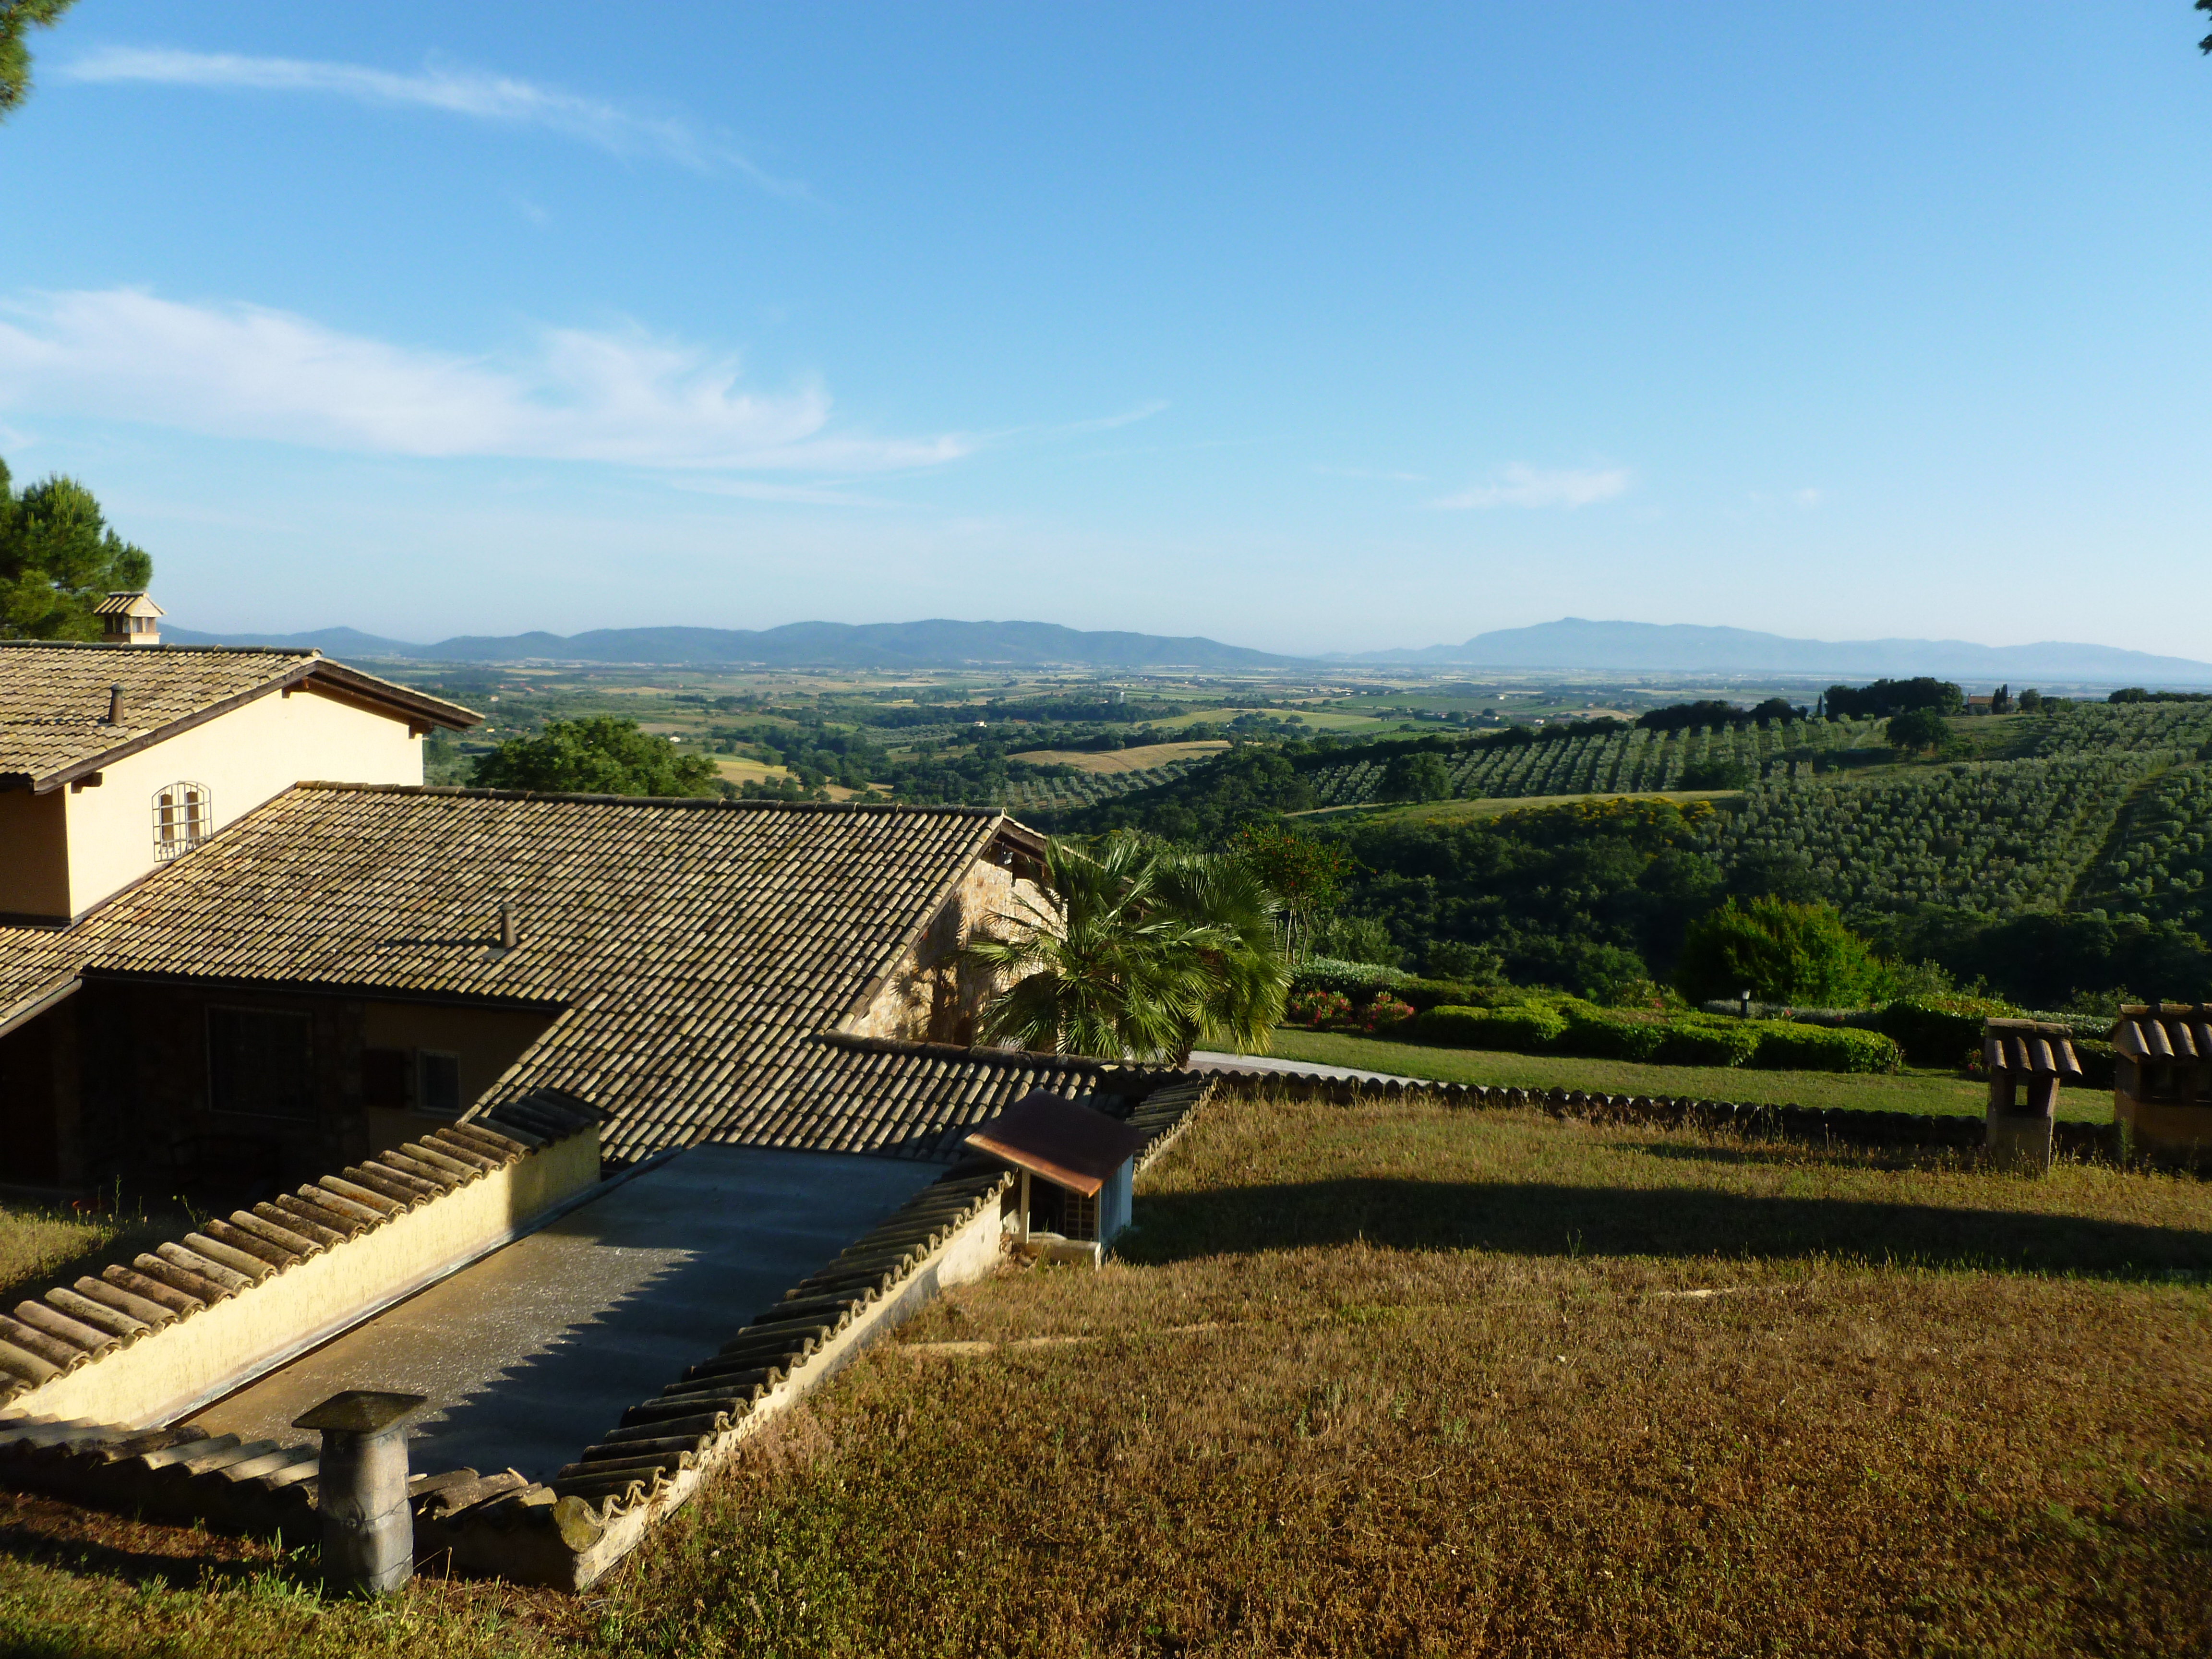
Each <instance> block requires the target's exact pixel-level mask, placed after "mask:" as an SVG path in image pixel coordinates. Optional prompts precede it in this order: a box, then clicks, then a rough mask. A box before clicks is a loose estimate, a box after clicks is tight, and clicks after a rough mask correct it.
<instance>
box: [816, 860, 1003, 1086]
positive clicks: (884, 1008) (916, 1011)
mask: <svg viewBox="0 0 2212 1659" xmlns="http://www.w3.org/2000/svg"><path fill="white" fill-rule="evenodd" d="M1025 902H1026V903H1027V904H1030V905H1036V906H1038V907H1040V908H1042V906H1043V905H1044V903H1045V896H1044V891H1043V890H1042V888H1040V887H1039V886H1038V885H1037V884H1036V883H1035V882H1033V881H1031V880H1030V879H1028V878H1026V877H1025V876H1018V875H1017V874H1016V873H1015V872H1014V871H1013V870H1012V868H1010V867H1008V866H1005V865H1001V864H998V863H994V862H993V861H992V860H991V859H989V858H988V857H985V858H981V859H978V860H975V863H974V864H972V865H970V866H969V867H968V872H967V873H966V874H965V875H964V876H963V877H962V878H961V880H960V884H959V886H958V887H957V888H956V889H955V890H953V892H952V893H951V896H949V897H948V898H947V899H946V900H945V903H944V904H943V905H942V906H941V907H940V908H939V909H938V911H937V913H936V915H933V916H932V917H930V919H929V921H927V924H926V925H925V926H924V927H922V929H921V932H920V933H918V934H916V935H915V939H914V941H913V942H912V943H911V944H910V945H908V946H907V948H906V950H905V951H903V952H902V954H901V955H900V957H899V959H898V960H897V962H896V963H894V964H893V965H892V966H891V968H890V970H889V971H888V972H887V973H886V974H885V975H884V978H883V980H882V981H881V982H880V984H879V985H878V987H877V988H876V990H875V992H874V994H873V995H872V997H871V998H870V999H869V1000H868V1001H867V1003H866V1006H864V1007H863V1009H862V1010H861V1011H860V1012H859V1013H857V1014H855V1015H854V1016H853V1017H852V1018H849V1019H848V1020H847V1021H846V1022H845V1023H844V1024H842V1026H841V1027H840V1029H841V1030H843V1031H845V1032H846V1033H848V1035H850V1036H867V1037H887V1038H890V1039H891V1040H893V1041H895V1042H949V1043H953V1044H956V1045H957V1046H959V1047H961V1048H967V1047H969V1046H971V1045H972V1044H973V1043H974V1042H975V1021H976V1019H977V1018H978V1017H979V1016H980V1015H981V1012H982V1010H983V1006H984V1004H985V1003H986V1002H987V1001H988V1000H989V999H990V997H991V995H992V994H993V993H994V991H995V990H996V989H997V988H998V987H997V986H996V985H995V983H994V981H992V979H991V978H990V977H989V976H988V975H983V974H980V973H978V972H976V971H975V969H971V968H967V967H964V966H963V965H962V964H961V963H959V962H958V961H957V954H958V952H959V950H960V947H961V946H962V945H965V944H967V943H968V942H969V939H973V938H974V937H975V934H976V933H977V932H978V930H980V929H986V928H987V929H991V930H993V931H995V932H999V933H1006V932H1007V931H1010V923H1009V921H1006V920H1003V918H1019V917H1021V916H1023V915H1025V914H1026V911H1025V910H1024V903H1025Z"/></svg>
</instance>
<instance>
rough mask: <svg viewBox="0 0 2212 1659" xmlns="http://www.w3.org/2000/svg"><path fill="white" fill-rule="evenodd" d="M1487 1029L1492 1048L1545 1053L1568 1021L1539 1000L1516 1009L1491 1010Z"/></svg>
mask: <svg viewBox="0 0 2212 1659" xmlns="http://www.w3.org/2000/svg"><path fill="white" fill-rule="evenodd" d="M1486 1029H1487V1030H1488V1032H1489V1035H1490V1038H1491V1042H1492V1047H1494V1048H1500V1049H1503V1050H1504V1051H1505V1052H1506V1053H1508V1054H1544V1053H1547V1052H1548V1051H1549V1050H1550V1049H1551V1048H1552V1045H1553V1043H1555V1042H1558V1041H1559V1036H1560V1034H1561V1033H1563V1032H1564V1031H1565V1030H1566V1029H1567V1022H1566V1020H1565V1018H1562V1017H1561V1015H1560V1014H1559V1012H1558V1011H1557V1010H1556V1009H1553V1008H1550V1007H1547V1006H1545V1005H1544V1004H1542V1003H1541V1002H1535V1003H1525V1004H1523V1005H1522V1006H1520V1007H1517V1008H1493V1009H1492V1010H1491V1011H1490V1022H1489V1025H1488V1027H1487V1028H1486Z"/></svg>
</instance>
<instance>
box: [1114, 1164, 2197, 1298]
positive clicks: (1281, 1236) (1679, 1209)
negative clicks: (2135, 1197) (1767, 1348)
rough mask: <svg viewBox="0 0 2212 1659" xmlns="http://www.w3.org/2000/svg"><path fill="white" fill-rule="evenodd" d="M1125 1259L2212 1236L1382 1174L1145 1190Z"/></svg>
mask: <svg viewBox="0 0 2212 1659" xmlns="http://www.w3.org/2000/svg"><path fill="white" fill-rule="evenodd" d="M1134 1218H1135V1221H1136V1223H1137V1228H1136V1231H1135V1232H1134V1233H1133V1235H1130V1236H1126V1237H1125V1238H1124V1240H1123V1241H1122V1243H1121V1245H1120V1247H1119V1249H1120V1253H1121V1255H1122V1257H1123V1259H1124V1260H1127V1261H1132V1262H1135V1263H1164V1262H1170V1261H1189V1260H1193V1259H1195V1258H1199V1257H1202V1256H1208V1255H1236V1254H1243V1253H1248V1252H1251V1251H1255V1250H1287V1249H1303V1248H1309V1247H1313V1246H1328V1245H1335V1244H1348V1243H1354V1242H1355V1241H1357V1242H1364V1243H1369V1244H1375V1245H1380V1246H1383V1247H1384V1248H1386V1249H1407V1250H1485V1251H1498V1252H1504V1253H1506V1254H1510V1255H1538V1256H1544V1255H1644V1256H1654V1255H1656V1256H1714V1255H1720V1256H1729V1257H1735V1258H1739V1259H1768V1260H1784V1259H1791V1258H1800V1257H1805V1256H1811V1255H1835V1256H1844V1257H1856V1258H1860V1259H1863V1260H1869V1261H1889V1262H1893V1263H1895V1264H1897V1265H1899V1266H1905V1265H1911V1266H1918V1267H1942V1268H1951V1269H1978V1270H1983V1271H1991V1272H2000V1273H2059V1274H2080V1275H2085V1276H2088V1277H2094V1278H2105V1279H2135V1280H2149V1279H2166V1278H2167V1277H2168V1276H2169V1275H2171V1274H2172V1273H2176V1272H2182V1273H2194V1274H2203V1273H2208V1272H2212V1233H2208V1232H2204V1231H2197V1230H2193V1229H2180V1228H2172V1227H2152V1226H2143V1225H2136V1224H2133V1223H2127V1222H2115V1221H2101V1220H2095V1219H2090V1218H2081V1217H2076V1216H2063V1215H2043V1214H2035V1213H2031V1212H2022V1211H2015V1210H1973V1209H1964V1208H1944V1207H1940V1206H1932V1205H1919V1204H1883V1203H1874V1202H1867V1201H1863V1200H1848V1199H1824V1198H1790V1197H1756V1196H1749V1195H1746V1194H1735V1193H1716V1192H1712V1191H1710V1190H1705V1189H1699V1188H1661V1189H1656V1190H1651V1189H1638V1188H1618V1187H1569V1186H1557V1185H1549V1184H1545V1183H1540V1182H1437V1181H1413V1180H1398V1179H1391V1178H1387V1177H1380V1176H1368V1177H1357V1178H1351V1179H1345V1180H1337V1181H1318V1182H1304V1183H1297V1184H1284V1185H1273V1186H1257V1187H1239V1188H1228V1189H1225V1190H1223V1189H1215V1190H1212V1191H1208V1192H1201V1193H1166V1194H1139V1195H1138V1198H1137V1200H1136V1209H1135V1217H1134Z"/></svg>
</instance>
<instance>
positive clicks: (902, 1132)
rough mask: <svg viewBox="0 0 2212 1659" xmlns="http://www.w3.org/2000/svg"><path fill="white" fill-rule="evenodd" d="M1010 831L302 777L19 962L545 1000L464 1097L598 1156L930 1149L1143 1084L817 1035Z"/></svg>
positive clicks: (909, 817) (910, 812) (1030, 1059)
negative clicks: (1047, 1095) (532, 1096)
mask: <svg viewBox="0 0 2212 1659" xmlns="http://www.w3.org/2000/svg"><path fill="white" fill-rule="evenodd" d="M1026 834H1027V832H1025V831H1023V830H1022V829H1020V826H1018V825H1016V824H1013V823H1012V822H1011V821H1010V820H1007V819H1006V818H1004V817H1001V816H1000V815H999V814H997V813H995V812H993V811H988V810H986V809H981V808H974V807H902V806H881V805H875V806H860V805H850V806H822V805H787V804H783V803H777V802H759V801H746V802H725V801H718V800H674V801H670V800H647V799H637V798H635V797H623V796H550V795H531V794H524V793H515V792H505V791H483V790H470V791H463V790H454V789H421V788H416V789H410V788H402V787H376V786H368V785H354V784H303V785H301V786H300V787H297V788H295V789H293V790H290V791H288V792H287V793H284V794H283V795H280V796H278V797H277V798H276V799H274V800H272V801H270V802H269V803H268V804H267V805H264V806H262V807H260V808H258V810H256V811H253V812H251V813H249V814H247V815H246V817H243V818H240V820H238V821H237V822H236V823H232V824H230V825H228V826H227V827H225V828H224V829H222V830H221V831H220V832H218V833H217V834H216V836H213V837H212V838H211V839H210V840H209V841H208V842H206V843H205V844H204V846H202V847H201V848H198V849H197V851H195V852H194V853H192V854H191V855H190V856H188V857H185V858H182V859H179V860H177V861H176V862H175V863H174V864H172V865H170V866H166V867H165V868H163V869H162V870H161V871H159V872H156V873H155V875H154V876H153V877H151V878H149V879H148V880H147V881H146V882H145V883H143V884H142V885H140V886H138V887H137V888H134V889H132V890H130V891H128V892H126V893H125V894H124V895H122V896H120V897H118V898H117V899H116V900H114V901H113V902H112V903H110V904H109V905H107V906H106V908H103V909H102V910H101V911H100V912H99V913H98V914H96V915H94V916H93V917H91V918H90V919H88V921H85V922H84V923H82V925H81V926H80V927H77V928H76V929H74V930H71V932H70V933H68V934H65V935H60V936H54V935H41V936H40V940H39V941H38V942H37V953H36V955H35V960H34V965H35V968H36V969H37V972H38V973H40V974H43V975H45V976H46V979H49V980H50V979H52V976H53V975H54V974H55V973H57V972H59V973H62V974H63V975H64V976H65V975H66V974H67V972H68V971H69V969H70V968H71V966H73V965H74V966H75V967H76V969H78V971H80V972H82V974H84V975H87V976H89V977H107V978H121V979H147V978H153V979H165V978H179V979H191V980H198V981H209V980H212V981H244V982H257V983H261V984H265V985H269V986H270V987H276V986H283V987H293V988H299V989H307V990H314V989H324V990H346V991H350V992H353V993H355V994H375V993H377V992H379V991H385V992H392V993H398V994H404V995H408V996H416V997H430V998H451V999H454V1000H464V1001H478V1002H483V1003H488V1004H499V1003H505V1004H509V1005H526V1006H537V1007H541V1008H547V1007H555V1008H558V1009H560V1010H561V1011H562V1012H559V1014H558V1015H557V1017H556V1018H555V1019H554V1021H553V1024H551V1025H550V1027H549V1028H548V1030H546V1031H545V1033H544V1036H541V1037H540V1038H539V1039H538V1041H537V1042H536V1043H535V1044H533V1045H532V1047H531V1048H529V1049H528V1050H527V1051H526V1052H525V1053H524V1054H523V1055H522V1057H521V1058H520V1060H518V1061H517V1062H516V1064H515V1065H514V1066H513V1068H512V1069H511V1070H510V1071H509V1072H508V1073H507V1075H506V1076H505V1077H504V1078H503V1079H501V1081H500V1082H499V1083H498V1084H497V1085H495V1087H494V1089H493V1091H491V1093H490V1094H489V1096H487V1097H486V1098H487V1101H488V1102H496V1101H499V1100H505V1099H512V1098H515V1097H520V1096H523V1095H527V1094H529V1093H532V1091H537V1090H539V1089H544V1088H555V1089H560V1090H562V1091H567V1092H568V1093H569V1094H572V1095H574V1096H576V1097H578V1098H580V1099H582V1100H585V1101H587V1102H589V1103H592V1105H594V1106H596V1107H598V1108H599V1109H602V1110H604V1111H605V1112H606V1113H608V1114H609V1115H610V1118H611V1121H610V1122H609V1123H608V1124H607V1126H606V1128H605V1131H604V1134H603V1145H604V1146H605V1150H606V1154H607V1156H608V1157H609V1158H611V1159H612V1160H615V1161H617V1162H625V1161H629V1160H631V1159H635V1158H640V1157H643V1156H645V1155H647V1154H648V1153H650V1152H655V1151H658V1150H659V1149H660V1148H662V1147H665V1146H681V1145H687V1144H689V1143H690V1142H692V1141H696V1140H721V1141H729V1142H735V1143H743V1144H750V1145H765V1146H791V1147H800V1148H806V1149H810V1150H814V1151H821V1152H877V1153H893V1154H897V1155H902V1156H907V1157H920V1158H950V1157H952V1156H955V1155H957V1152H958V1142H959V1137H960V1136H961V1134H963V1133H965V1132H966V1131H967V1130H969V1129H970V1128H973V1127H975V1126H976V1125H977V1124H980V1123H982V1122H984V1121H987V1120H988V1119H990V1118H992V1117H994V1116H996V1115H998V1114H999V1113H1000V1111H1002V1110H1004V1109H1005V1108H1006V1105H1007V1104H1008V1103H1011V1102H1012V1101H1013V1100H1016V1099H1018V1098H1019V1097H1021V1096H1023V1095H1024V1094H1027V1093H1028V1092H1030V1091H1031V1090H1033V1089H1036V1088H1039V1087H1045V1088H1051V1089H1054V1090H1056V1091H1060V1092H1062V1093H1072V1094H1074V1095H1076V1096H1078V1097H1087V1096H1095V1097H1098V1098H1100V1099H1101V1100H1102V1101H1103V1100H1106V1099H1116V1100H1124V1101H1133V1100H1134V1099H1135V1098H1137V1097H1140V1096H1142V1095H1143V1094H1144V1093H1146V1092H1147V1091H1149V1090H1150V1089H1151V1088H1152V1086H1154V1085H1155V1084H1156V1082H1157V1081H1158V1074H1157V1073H1152V1072H1149V1071H1146V1070H1142V1069H1139V1068H1133V1067H1116V1066H1104V1065H1102V1064H1100V1063H1099V1062H1097V1061H1091V1060H1063V1059H1056V1058H1054V1057H1052V1056H1049V1055H1036V1054H1019V1053H1012V1052H1008V1051H1004V1050H998V1049H981V1050H975V1049H966V1048H946V1047H939V1046H933V1045H929V1044H916V1043H897V1042H882V1041H875V1040H863V1039H855V1038H843V1037H838V1036H835V1035H831V1034H830V1028H831V1027H832V1026H834V1024H836V1021H837V1020H838V1019H840V1018H842V1016H843V1014H844V1013H845V1012H846V1011H847V1009H848V1007H849V1006H851V1005H852V1003H853V1000H854V997H855V996H856V995H857V994H859V993H860V991H861V990H862V989H863V988H864V987H866V986H867V985H868V984H870V983H871V982H872V980H873V979H874V977H875V976H876V975H879V974H880V973H882V972H883V971H884V969H886V968H887V967H889V966H890V964H891V963H892V962H893V960H894V958H895V957H896V952H897V951H898V950H899V948H900V947H901V946H902V945H903V944H904V943H905V941H906V940H907V939H908V936H909V935H910V934H911V933H912V932H913V929H914V927H915V925H916V924H917V923H918V922H920V921H923V920H925V919H927V916H929V915H932V914H933V913H934V912H935V911H936V910H937V909H938V908H939V906H940V904H941V903H942V902H943V901H944V899H945V897H946V896H949V895H950V893H951V890H952V888H953V887H954V885H955V884H957V882H958V881H959V880H960V879H961V878H962V877H963V875H964V874H965V873H966V872H967V871H968V870H969V867H970V866H971V865H972V864H973V863H974V862H975V860H976V859H977V858H978V857H980V856H981V855H982V854H983V853H984V852H985V850H986V849H987V848H988V847H989V846H990V844H991V842H993V840H994V838H996V837H998V836H1002V835H1004V836H1014V837H1016V838H1025V837H1026ZM502 902H507V903H510V904H512V906H513V910H514V914H515V915H516V917H517V919H518V922H519V926H520V935H521V937H520V944H519V945H517V946H516V947H515V948H514V949H513V950H512V951H501V949H500V948H499V946H498V912H499V907H500V905H501V903H502ZM24 931H28V930H24ZM57 939H58V940H59V941H60V942H61V944H62V946H63V947H64V953H63V954H62V955H61V956H59V957H57V956H55V955H54V954H53V952H54V951H55V950H56V941H57ZM6 982H7V983H15V984H19V985H21V986H23V987H25V989H26V990H29V989H31V988H34V985H35V983H36V982H37V981H36V976H35V975H33V973H32V972H30V971H29V970H24V971H21V972H18V973H16V974H15V975H13V976H12V977H11V978H9V980H8V981H6ZM3 992H4V984H0V993H3Z"/></svg>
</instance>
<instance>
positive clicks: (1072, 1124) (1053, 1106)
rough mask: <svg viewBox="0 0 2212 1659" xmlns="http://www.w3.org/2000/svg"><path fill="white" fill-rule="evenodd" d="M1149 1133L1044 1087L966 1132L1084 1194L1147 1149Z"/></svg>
mask: <svg viewBox="0 0 2212 1659" xmlns="http://www.w3.org/2000/svg"><path fill="white" fill-rule="evenodd" d="M1145 1139H1146V1138H1145V1136H1144V1135H1142V1134H1141V1133H1139V1132H1138V1131H1136V1130H1135V1129H1133V1128H1131V1127H1129V1126H1128V1125H1127V1124H1126V1123H1124V1122H1121V1121H1120V1120H1118V1119H1115V1118H1111V1117H1109V1116H1107V1115H1106V1114H1105V1113H1103V1112H1102V1111H1099V1110H1098V1109H1096V1108H1095V1107H1091V1106H1085V1105H1082V1104H1080V1103H1078V1102H1075V1101H1073V1100H1070V1099H1068V1098H1066V1097H1065V1096H1062V1095H1057V1094H1053V1093H1051V1092H1049V1091H1046V1090H1042V1089H1040V1090H1038V1091H1036V1092H1035V1093H1033V1094H1029V1095H1025V1096H1024V1097H1022V1098H1021V1099H1020V1100H1018V1101H1016V1102H1015V1103H1014V1104H1013V1105H1012V1106H1011V1107H1009V1108H1008V1109H1007V1110H1006V1113H1005V1115H1003V1116H1000V1118H998V1119H996V1120H995V1121H993V1122H990V1123H987V1124H985V1125H984V1126H983V1127H981V1128H980V1129H976V1130H974V1131H972V1132H971V1133H969V1135H968V1136H967V1143H968V1145H969V1146H971V1147H973V1148H974V1149H975V1151H977V1152H982V1153H984V1154H986V1155H987V1156H988V1157H991V1158H1000V1159H1003V1160H1004V1161H1005V1162H1006V1163H1008V1164H1012V1165H1013V1166H1014V1167H1015V1168H1016V1169H1018V1170H1028V1171H1029V1172H1030V1174H1031V1175H1037V1176H1043V1177H1044V1178H1045V1179H1046V1180H1047V1181H1049V1182H1052V1183H1053V1184H1054V1185H1055V1186H1060V1187H1066V1188H1068V1189H1069V1190H1071V1191H1073V1192H1079V1193H1081V1194H1084V1195H1085V1197H1089V1196H1090V1195H1091V1194H1095V1193H1097V1190H1098V1189H1099V1188H1101V1187H1103V1186H1104V1185H1105V1184H1106V1178H1107V1177H1108V1176H1110V1175H1112V1174H1113V1173H1114V1171H1115V1170H1118V1169H1120V1168H1121V1166H1122V1165H1123V1164H1127V1162H1128V1161H1129V1160H1130V1159H1131V1158H1134V1157H1136V1155H1137V1154H1138V1153H1139V1152H1142V1151H1144V1149H1145Z"/></svg>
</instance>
